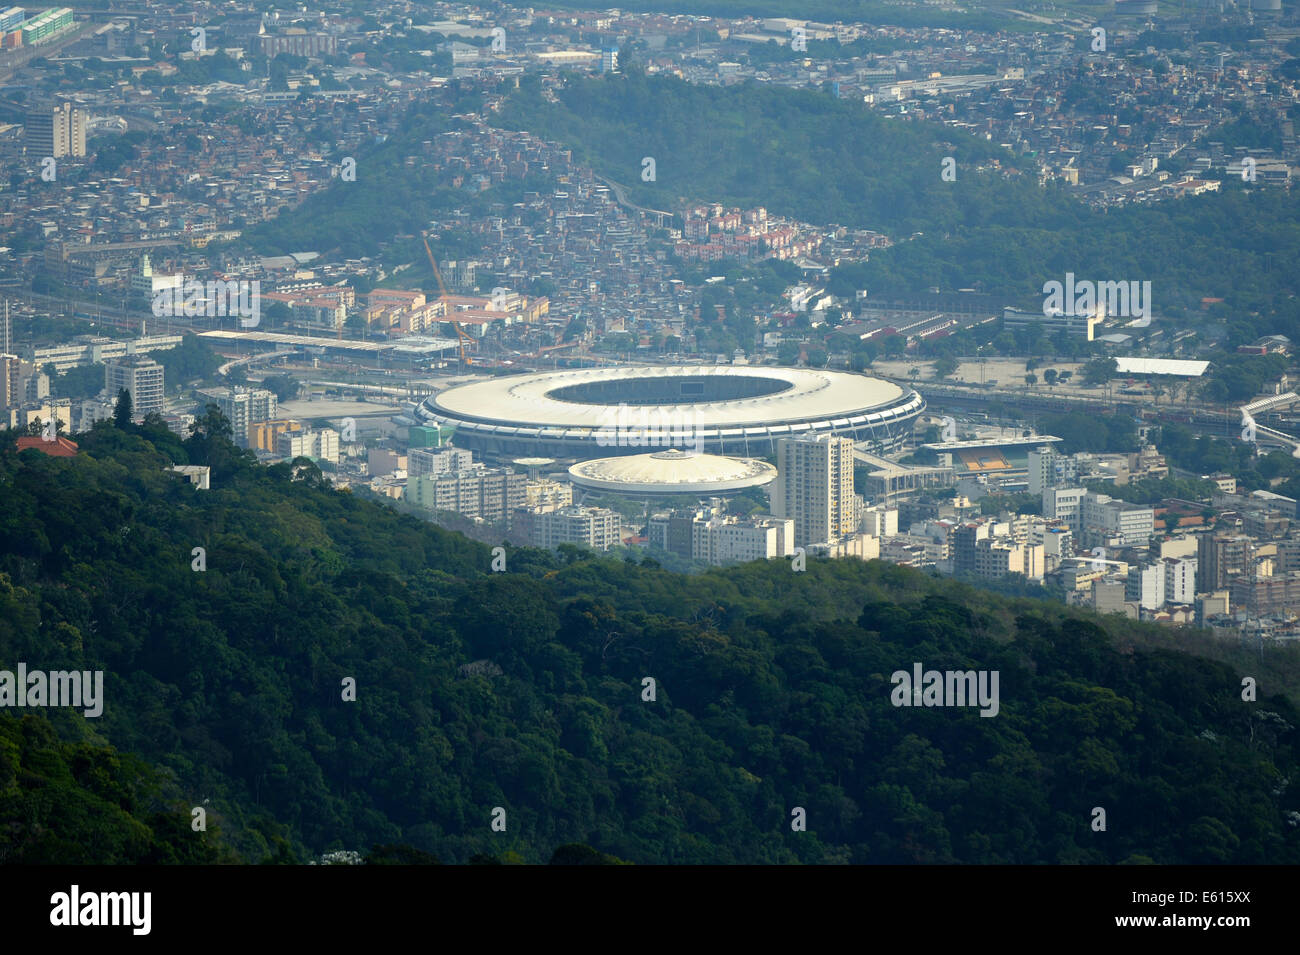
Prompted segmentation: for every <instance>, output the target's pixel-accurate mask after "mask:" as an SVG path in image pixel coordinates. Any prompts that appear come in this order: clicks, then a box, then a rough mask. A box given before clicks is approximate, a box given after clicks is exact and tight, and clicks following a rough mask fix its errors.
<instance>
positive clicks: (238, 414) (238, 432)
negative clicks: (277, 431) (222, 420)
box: [200, 387, 277, 448]
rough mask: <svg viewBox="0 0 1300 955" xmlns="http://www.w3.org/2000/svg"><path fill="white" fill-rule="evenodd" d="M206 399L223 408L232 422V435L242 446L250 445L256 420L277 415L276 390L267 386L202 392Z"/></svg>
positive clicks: (222, 410) (267, 418) (224, 413)
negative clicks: (267, 388)
mask: <svg viewBox="0 0 1300 955" xmlns="http://www.w3.org/2000/svg"><path fill="white" fill-rule="evenodd" d="M200 394H201V395H202V396H203V398H204V399H206V400H207V401H210V402H212V403H213V404H215V405H216V406H217V407H218V408H220V409H221V413H222V414H223V415H225V416H226V420H228V421H229V422H230V431H231V435H232V437H233V438H234V441H235V443H236V444H238V445H239V446H240V447H241V448H246V447H248V437H249V430H250V428H251V427H252V425H253V423H254V422H257V421H269V420H271V419H272V418H274V417H275V412H276V406H277V400H276V397H275V392H273V391H267V390H266V389H265V388H252V389H249V388H238V387H236V388H222V389H220V390H217V391H204V392H200Z"/></svg>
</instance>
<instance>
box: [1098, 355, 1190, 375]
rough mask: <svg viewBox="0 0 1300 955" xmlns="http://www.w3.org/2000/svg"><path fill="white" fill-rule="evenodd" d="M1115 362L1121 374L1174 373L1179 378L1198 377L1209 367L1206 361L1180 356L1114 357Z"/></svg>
mask: <svg viewBox="0 0 1300 955" xmlns="http://www.w3.org/2000/svg"><path fill="white" fill-rule="evenodd" d="M1115 364H1116V366H1117V367H1116V370H1117V371H1118V373H1119V374H1121V375H1176V376H1178V377H1181V378H1199V377H1201V375H1203V374H1205V369H1207V368H1209V367H1210V363H1209V362H1208V361H1190V360H1184V359H1181V358H1116V359H1115Z"/></svg>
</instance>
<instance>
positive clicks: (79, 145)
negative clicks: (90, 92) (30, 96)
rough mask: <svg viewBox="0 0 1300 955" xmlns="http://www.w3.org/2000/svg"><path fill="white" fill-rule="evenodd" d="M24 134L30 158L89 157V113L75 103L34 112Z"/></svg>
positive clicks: (28, 116) (25, 126)
mask: <svg viewBox="0 0 1300 955" xmlns="http://www.w3.org/2000/svg"><path fill="white" fill-rule="evenodd" d="M23 132H24V135H25V137H26V139H27V155H28V156H29V157H35V158H38V159H40V158H44V157H46V156H53V157H54V158H56V159H58V158H60V157H62V156H84V155H86V114H85V112H84V111H82V110H80V109H77V108H76V107H74V106H73V105H72V104H71V103H60V104H58V105H57V106H43V107H40V108H39V109H34V110H31V111H30V112H28V114H27V119H26V122H25V123H24V126H23Z"/></svg>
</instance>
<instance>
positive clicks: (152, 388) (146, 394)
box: [104, 355, 164, 418]
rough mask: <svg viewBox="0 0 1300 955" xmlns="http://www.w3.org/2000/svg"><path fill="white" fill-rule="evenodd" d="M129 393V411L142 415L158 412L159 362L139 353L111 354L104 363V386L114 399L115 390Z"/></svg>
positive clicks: (161, 393)
mask: <svg viewBox="0 0 1300 955" xmlns="http://www.w3.org/2000/svg"><path fill="white" fill-rule="evenodd" d="M123 389H125V390H126V392H127V393H128V394H129V395H130V396H131V413H132V415H133V416H134V417H136V418H143V417H144V416H145V415H147V414H150V413H151V412H157V413H159V414H161V413H162V410H163V401H164V391H163V366H162V365H160V364H158V363H157V362H156V361H154V360H153V359H152V358H147V357H145V356H143V355H129V356H127V357H125V358H114V359H112V360H110V361H108V362H105V364H104V390H105V391H107V392H108V398H109V400H110V401H114V402H116V400H117V394H118V392H119V391H121V390H123Z"/></svg>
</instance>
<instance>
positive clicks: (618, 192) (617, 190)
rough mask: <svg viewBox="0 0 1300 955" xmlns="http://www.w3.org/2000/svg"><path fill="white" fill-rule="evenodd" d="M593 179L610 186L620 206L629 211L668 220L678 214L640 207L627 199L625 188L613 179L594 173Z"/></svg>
mask: <svg viewBox="0 0 1300 955" xmlns="http://www.w3.org/2000/svg"><path fill="white" fill-rule="evenodd" d="M593 178H595V179H599V180H600V181H601V182H603V183H604V184H605V185H607V186H609V188H610V189H611V190H613V192H614V198H615V199H616V200H617V201H618V204H619V205H621V206H626V207H627V208H629V209H635V210H637V212H648V213H650V214H651V215H656V216H668V218H670V219H671V218H672V217H673V216H674V215H676V213H674V212H667V211H665V210H663V209H651V208H649V207H647V206H638V205H637V204H636V203H635V202H633V201H632V200H631V199H629V198H628V197H627V194H626V193H625V192H624V191H623V187H622V186H620V185H619V184H618V183H616V182H615V181H614V180H613V179H606V178H605V177H604V176H596V175H595V174H594V173H593Z"/></svg>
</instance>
